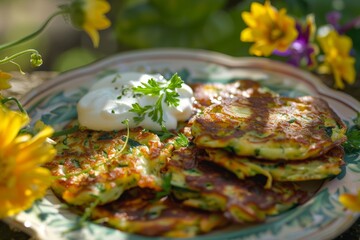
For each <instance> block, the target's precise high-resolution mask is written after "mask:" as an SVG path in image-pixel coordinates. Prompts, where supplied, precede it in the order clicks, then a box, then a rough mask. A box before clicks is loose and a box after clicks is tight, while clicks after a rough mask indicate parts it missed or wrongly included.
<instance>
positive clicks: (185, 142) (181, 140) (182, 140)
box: [175, 133, 189, 148]
mask: <svg viewBox="0 0 360 240" xmlns="http://www.w3.org/2000/svg"><path fill="white" fill-rule="evenodd" d="M187 146H189V139H188V138H187V137H186V136H185V135H184V134H182V133H179V135H178V136H177V137H176V138H175V147H176V148H179V147H187Z"/></svg>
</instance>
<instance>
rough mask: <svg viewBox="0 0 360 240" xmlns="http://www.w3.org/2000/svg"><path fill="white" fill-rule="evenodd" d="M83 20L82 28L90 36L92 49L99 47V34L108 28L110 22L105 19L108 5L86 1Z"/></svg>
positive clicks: (96, 0)
mask: <svg viewBox="0 0 360 240" xmlns="http://www.w3.org/2000/svg"><path fill="white" fill-rule="evenodd" d="M83 10H84V13H85V19H84V22H83V26H82V28H83V29H84V30H85V32H86V33H87V34H88V35H89V36H90V38H91V40H92V42H93V44H94V47H98V46H99V41H100V39H99V32H98V30H104V29H106V28H108V27H110V25H111V22H110V20H109V19H107V18H106V17H105V15H104V14H105V13H107V12H108V11H110V4H109V3H108V2H107V1H105V0H87V1H86V2H85V6H84V9H83Z"/></svg>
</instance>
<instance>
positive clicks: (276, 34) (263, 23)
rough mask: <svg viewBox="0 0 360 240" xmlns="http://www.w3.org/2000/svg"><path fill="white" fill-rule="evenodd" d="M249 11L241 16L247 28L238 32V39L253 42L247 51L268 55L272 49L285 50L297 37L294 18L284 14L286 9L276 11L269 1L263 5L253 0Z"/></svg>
mask: <svg viewBox="0 0 360 240" xmlns="http://www.w3.org/2000/svg"><path fill="white" fill-rule="evenodd" d="M250 9H251V11H250V12H243V13H242V15H241V16H242V18H243V20H244V22H245V24H246V25H247V26H248V28H245V29H244V30H243V31H242V32H241V34H240V40H241V41H244V42H254V44H253V45H252V47H250V49H249V51H250V53H251V54H254V55H256V56H269V55H271V54H272V52H273V51H274V50H279V51H285V50H287V48H288V47H289V46H290V45H291V43H292V42H293V41H294V40H295V39H296V38H297V35H298V32H297V30H296V27H295V20H294V19H293V18H291V17H289V16H287V15H286V10H285V9H281V10H280V11H277V9H276V8H274V7H273V6H272V5H271V4H270V1H266V2H265V4H264V5H261V4H260V3H258V2H253V3H252V4H251V6H250Z"/></svg>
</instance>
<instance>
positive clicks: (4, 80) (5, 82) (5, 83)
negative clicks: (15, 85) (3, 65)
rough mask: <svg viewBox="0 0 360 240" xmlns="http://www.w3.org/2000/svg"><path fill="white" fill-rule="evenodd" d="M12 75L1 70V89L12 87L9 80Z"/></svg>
mask: <svg viewBox="0 0 360 240" xmlns="http://www.w3.org/2000/svg"><path fill="white" fill-rule="evenodd" d="M10 79H11V75H10V74H8V73H6V72H3V71H1V70H0V90H4V89H8V88H10V87H11V85H10V83H9V80H10Z"/></svg>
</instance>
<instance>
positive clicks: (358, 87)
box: [0, 72, 360, 240]
mask: <svg viewBox="0 0 360 240" xmlns="http://www.w3.org/2000/svg"><path fill="white" fill-rule="evenodd" d="M12 75H13V79H12V80H11V85H12V88H11V89H9V90H6V91H5V92H3V95H5V96H13V97H17V98H20V99H21V96H23V95H24V94H25V93H27V92H28V91H29V90H30V89H32V88H34V87H36V86H38V85H39V84H41V83H42V82H44V81H47V80H49V79H51V78H53V77H55V76H56V75H57V73H55V72H34V73H31V74H25V75H21V74H19V73H17V72H15V73H12ZM323 80H324V83H325V84H326V85H329V86H331V85H332V82H331V81H329V80H328V79H326V78H323ZM343 91H344V92H346V93H347V94H349V95H351V96H353V97H354V98H355V99H357V100H358V101H360V80H359V79H358V80H357V81H356V83H355V84H354V85H352V86H349V87H347V88H345V89H344V90H343ZM359 111H360V109H359ZM10 239H14V240H28V239H29V240H30V239H31V237H30V236H28V235H27V234H25V233H23V232H21V231H19V230H17V229H14V228H12V227H9V226H7V225H6V224H5V223H3V222H1V221H0V240H10ZM355 239H357V240H358V239H360V218H359V219H358V220H357V221H356V222H355V223H354V224H353V225H352V226H351V227H350V228H349V229H348V230H347V231H345V232H344V233H342V234H341V235H340V236H338V237H337V238H335V239H334V240H355Z"/></svg>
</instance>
